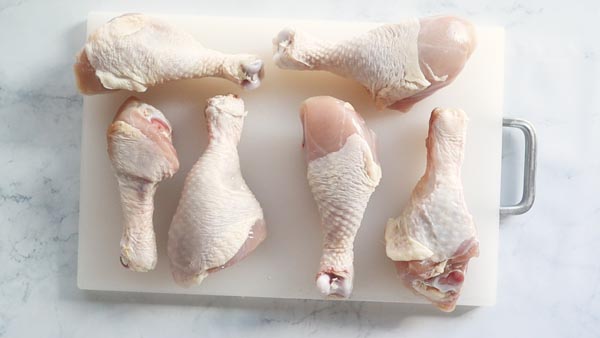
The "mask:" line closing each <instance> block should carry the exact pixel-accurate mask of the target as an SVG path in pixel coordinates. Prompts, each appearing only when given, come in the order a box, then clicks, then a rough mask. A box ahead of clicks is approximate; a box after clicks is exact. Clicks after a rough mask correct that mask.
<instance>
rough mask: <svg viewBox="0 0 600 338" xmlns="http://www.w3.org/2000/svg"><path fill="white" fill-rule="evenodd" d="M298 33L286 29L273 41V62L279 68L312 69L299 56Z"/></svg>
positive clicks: (291, 29)
mask: <svg viewBox="0 0 600 338" xmlns="http://www.w3.org/2000/svg"><path fill="white" fill-rule="evenodd" d="M297 38H298V33H297V32H296V30H295V29H294V28H285V29H283V30H282V31H281V32H279V34H277V36H276V37H275V38H274V39H273V61H274V62H275V64H276V65H277V67H279V68H283V69H294V70H305V69H311V68H312V67H311V66H310V65H309V64H308V63H307V62H306V61H305V60H303V59H302V58H301V57H300V56H299V51H300V47H299V46H298V45H297Z"/></svg>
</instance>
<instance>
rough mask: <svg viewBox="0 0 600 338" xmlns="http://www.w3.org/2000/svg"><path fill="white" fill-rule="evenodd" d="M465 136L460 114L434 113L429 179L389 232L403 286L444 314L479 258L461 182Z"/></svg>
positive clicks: (419, 186) (421, 183)
mask: <svg viewBox="0 0 600 338" xmlns="http://www.w3.org/2000/svg"><path fill="white" fill-rule="evenodd" d="M466 131H467V116H466V114H465V113H464V112H463V111H462V110H459V109H441V108H436V109H434V111H433V112H432V113H431V118H430V121H429V136H428V138H427V169H426V171H425V174H424V175H423V177H422V178H421V180H420V181H419V182H418V183H417V185H416V187H415V188H414V190H413V193H412V195H411V198H410V201H409V203H408V206H407V207H406V208H405V209H404V210H403V211H402V214H401V215H400V216H399V217H398V218H396V219H390V220H389V221H388V223H387V226H386V229H385V243H386V253H387V256H388V257H389V258H391V259H392V260H393V261H395V263H396V268H397V270H398V273H399V275H400V277H401V278H402V280H403V282H404V283H405V285H406V286H407V287H408V288H411V289H412V290H413V291H414V292H416V293H417V294H420V295H422V296H424V297H426V298H427V299H429V300H430V301H431V302H432V303H433V304H434V305H435V306H437V307H438V308H439V309H441V310H443V311H453V310H454V308H455V306H456V301H457V300H458V297H459V296H460V291H461V288H462V284H463V281H464V275H465V272H466V269H467V264H468V262H469V260H470V259H471V258H472V257H476V256H478V254H479V242H478V240H477V237H476V229H475V224H474V223H473V218H472V217H471V214H470V213H469V210H468V209H467V204H466V202H465V199H464V195H463V187H462V182H461V166H462V161H463V154H464V148H465V138H466Z"/></svg>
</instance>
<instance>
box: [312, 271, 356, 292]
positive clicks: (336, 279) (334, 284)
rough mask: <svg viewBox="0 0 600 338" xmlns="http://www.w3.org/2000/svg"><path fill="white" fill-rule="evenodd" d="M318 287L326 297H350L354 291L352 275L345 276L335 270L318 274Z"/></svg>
mask: <svg viewBox="0 0 600 338" xmlns="http://www.w3.org/2000/svg"><path fill="white" fill-rule="evenodd" d="M316 284H317V289H318V290H319V291H320V292H321V294H322V295H324V296H326V297H339V298H348V297H349V296H350V294H351V293H352V277H351V276H349V277H343V276H340V275H338V274H335V273H333V272H320V273H319V274H318V275H317V281H316Z"/></svg>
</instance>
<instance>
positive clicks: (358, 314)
mask: <svg viewBox="0 0 600 338" xmlns="http://www.w3.org/2000/svg"><path fill="white" fill-rule="evenodd" d="M94 3H97V2H95V1H89V0H86V1H52V2H50V1H42V0H0V118H1V122H2V123H0V163H1V164H0V177H2V179H0V266H1V268H0V337H10V338H13V337H111V336H122V337H125V336H136V337H164V336H171V337H195V336H202V337H213V336H244V337H266V336H277V337H282V336H285V337H304V336H309V335H312V336H337V335H339V336H345V337H354V336H356V337H367V336H390V337H431V336H438V337H439V336H442V335H443V336H445V337H454V336H456V337H465V336H467V337H468V336H475V335H478V336H485V337H515V336H517V337H563V336H570V337H598V336H600V261H597V260H596V259H595V258H594V257H597V252H598V251H597V250H598V249H597V248H598V243H600V198H598V195H599V194H600V149H599V146H600V109H598V106H599V105H600V86H599V84H600V80H599V79H600V45H599V44H598V38H597V31H598V30H600V25H599V24H598V21H600V4H599V3H598V2H597V1H596V0H586V1H578V2H576V3H575V2H570V3H566V2H564V1H544V0H534V1H518V0H513V1H485V2H484V1H419V0H411V1H402V2H400V1H397V2H394V1H378V0H371V1H358V0H357V1H329V2H328V4H327V5H323V4H321V5H318V3H319V1H303V2H300V1H290V2H289V3H288V4H284V3H283V2H282V1H271V0H269V1H264V2H263V3H262V4H260V5H259V4H257V3H256V2H254V3H253V4H251V3H250V2H245V1H229V0H224V1H218V2H215V1H199V0H193V1H176V0H172V1H169V2H168V3H167V2H162V4H161V2H159V1H144V2H136V3H135V4H134V3H130V4H129V5H124V4H123V2H122V1H116V0H107V1H102V2H101V3H99V4H94ZM394 3H397V4H396V5H395V4H394ZM91 10H109V11H147V12H168V13H174V14H177V13H186V14H202V15H234V16H236V15H237V16H263V17H277V16H285V17H297V18H319V19H335V20H375V21H394V20H397V19H399V18H402V17H407V16H415V15H427V14H434V13H455V14H460V15H464V16H467V17H468V18H470V19H472V20H473V21H475V22H476V23H480V24H499V25H503V26H505V27H506V29H507V52H506V69H507V72H506V86H505V93H506V99H505V111H506V115H507V116H514V117H523V118H526V119H528V120H530V121H531V122H533V124H534V125H535V126H536V128H537V131H538V136H539V141H540V147H539V157H538V164H539V165H538V176H537V178H538V181H537V182H538V191H537V200H536V204H535V205H534V208H533V209H532V210H531V211H530V212H529V213H527V214H525V215H522V216H518V217H517V216H515V217H510V218H505V219H503V220H502V224H501V231H500V256H499V284H498V302H497V305H496V306H494V307H489V308H459V309H457V310H456V312H454V313H452V314H444V313H440V312H438V311H436V310H434V309H432V308H431V307H429V306H420V305H402V306H399V305H393V304H375V303H354V302H352V303H351V302H327V301H292V300H269V299H244V300H243V301H241V300H240V299H237V298H219V297H189V296H170V295H147V294H123V293H97V292H83V291H80V290H78V289H77V286H76V260H77V225H78V200H79V152H80V138H81V132H80V130H81V115H80V113H81V110H82V99H81V97H80V96H79V95H78V94H77V92H76V90H75V85H74V80H73V74H72V71H71V66H72V62H73V55H74V54H75V52H76V51H77V50H78V49H79V48H80V47H81V46H82V45H83V42H84V36H85V18H86V14H87V12H89V11H91ZM505 136H506V140H505V142H504V146H505V153H504V155H505V157H506V158H505V167H504V170H503V178H504V182H503V185H504V186H505V188H504V189H503V200H504V201H505V202H507V203H508V202H510V201H511V198H512V197H514V196H515V195H516V194H517V192H515V189H514V187H515V186H517V185H518V182H519V180H518V179H515V176H518V173H519V168H518V163H519V161H518V160H516V159H517V158H518V157H519V156H520V153H521V150H520V148H519V146H518V143H519V142H517V140H518V138H516V137H515V136H514V135H513V134H509V133H507V134H506V135H505Z"/></svg>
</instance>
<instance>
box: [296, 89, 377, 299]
mask: <svg viewBox="0 0 600 338" xmlns="http://www.w3.org/2000/svg"><path fill="white" fill-rule="evenodd" d="M300 118H301V120H302V124H303V127H304V149H305V153H306V160H307V162H308V171H307V178H308V184H309V186H310V189H311V191H312V193H313V196H314V199H315V201H316V203H317V206H318V209H319V213H320V215H321V224H322V228H323V254H322V256H321V263H320V268H319V272H318V274H317V281H316V284H317V288H318V289H319V291H320V292H321V293H322V294H324V295H326V296H337V297H344V298H347V297H348V296H350V294H351V292H352V284H353V283H352V281H353V277H354V267H353V261H354V251H353V250H354V249H353V248H354V238H355V237H356V233H357V231H358V228H359V227H360V223H361V221H362V218H363V214H364V212H365V209H366V207H367V203H368V201H369V198H370V197H371V194H372V193H373V191H374V190H375V187H377V185H378V184H379V180H380V179H381V168H380V166H379V163H378V160H377V155H376V153H375V134H374V133H373V131H371V130H370V129H369V128H368V127H367V126H366V124H365V121H364V120H363V119H362V117H361V116H360V115H358V113H357V112H356V111H355V110H354V108H353V107H352V105H350V104H349V103H347V102H343V101H340V100H337V99H335V98H333V97H327V96H323V97H313V98H310V99H308V100H306V101H304V103H303V104H302V107H301V110H300Z"/></svg>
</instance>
